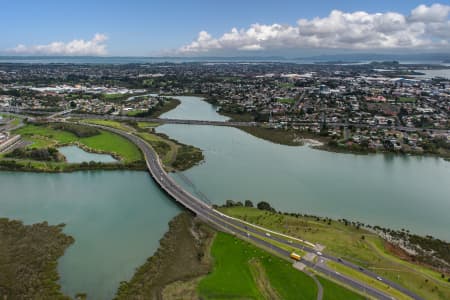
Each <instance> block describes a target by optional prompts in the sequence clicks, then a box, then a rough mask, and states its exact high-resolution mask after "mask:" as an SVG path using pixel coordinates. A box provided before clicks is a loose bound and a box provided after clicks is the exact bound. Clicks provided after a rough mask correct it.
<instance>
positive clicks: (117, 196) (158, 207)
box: [0, 171, 180, 299]
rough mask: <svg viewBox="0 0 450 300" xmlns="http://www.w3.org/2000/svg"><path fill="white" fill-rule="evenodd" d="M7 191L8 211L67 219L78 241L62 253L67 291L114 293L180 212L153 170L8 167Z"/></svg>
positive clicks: (1, 179)
mask: <svg viewBox="0 0 450 300" xmlns="http://www.w3.org/2000/svg"><path fill="white" fill-rule="evenodd" d="M0 193H1V197H0V207H1V210H0V217H8V218H13V219H19V220H23V221H24V222H25V223H27V224H31V223H35V222H42V221H48V222H49V223H50V224H59V223H66V224H67V225H66V227H65V229H64V232H65V233H67V234H70V235H72V236H73V237H74V238H75V243H74V244H73V245H71V246H70V247H69V248H68V249H67V251H66V254H65V255H64V256H63V257H62V258H61V259H60V260H59V264H58V270H59V272H60V275H61V280H60V283H61V285H62V290H63V292H65V293H67V295H70V296H74V295H75V294H76V293H78V292H86V293H88V296H89V299H111V298H112V296H113V295H114V293H115V291H116V289H117V287H118V285H119V282H120V281H122V280H128V279H130V278H131V276H132V275H133V273H134V271H135V269H136V268H137V267H139V266H140V265H141V264H143V263H144V262H145V260H146V259H147V258H148V257H149V256H151V255H152V254H153V253H154V251H155V250H156V249H157V247H158V246H159V239H161V237H162V236H163V235H164V233H165V232H166V231H167V229H168V222H169V221H170V220H171V219H172V218H173V217H174V216H175V215H176V214H177V213H178V212H179V211H180V209H179V208H178V207H177V206H176V205H175V204H174V203H173V201H172V200H171V199H170V198H168V197H167V196H166V195H165V194H163V193H162V192H161V191H160V190H159V188H158V187H157V186H156V185H155V183H154V182H153V180H152V179H151V178H150V176H149V175H148V174H147V173H146V172H130V171H95V172H74V173H69V174H38V173H11V172H0Z"/></svg>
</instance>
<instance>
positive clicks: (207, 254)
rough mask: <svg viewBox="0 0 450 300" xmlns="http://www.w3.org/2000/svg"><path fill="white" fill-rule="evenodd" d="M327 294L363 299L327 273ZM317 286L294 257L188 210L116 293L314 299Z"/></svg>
mask: <svg viewBox="0 0 450 300" xmlns="http://www.w3.org/2000/svg"><path fill="white" fill-rule="evenodd" d="M318 279H319V281H320V282H321V283H322V285H323V287H324V299H337V300H339V299H342V300H344V299H345V300H347V299H349V300H351V299H363V297H360V296H359V295H357V294H355V293H353V292H351V291H349V290H347V289H345V288H343V287H341V286H339V285H337V284H335V283H333V282H331V281H329V280H327V279H325V278H321V277H319V278H318ZM316 293H317V286H316V284H315V283H314V281H313V280H312V278H310V277H309V276H308V275H306V274H304V273H302V272H300V271H298V270H296V269H294V268H293V267H292V265H291V263H290V262H288V261H285V260H283V259H281V258H279V257H277V256H274V255H272V254H270V253H267V252H265V251H264V250H261V249H259V248H257V247H255V246H253V245H251V244H249V243H247V242H244V241H242V240H239V239H237V238H235V237H234V236H231V235H229V234H225V233H220V232H219V233H216V232H215V231H214V230H213V229H211V228H209V227H208V226H207V225H204V224H203V223H199V222H197V221H195V220H194V219H193V217H192V215H190V214H189V213H182V214H180V215H179V216H177V217H175V218H174V219H173V220H172V221H171V222H170V223H169V231H168V232H167V233H166V234H165V235H164V237H163V238H162V239H161V241H160V247H159V249H158V250H157V252H156V253H155V254H154V255H153V256H152V257H150V258H149V259H148V260H147V262H146V263H145V264H143V265H142V266H141V267H139V268H138V269H137V271H136V273H135V275H134V276H133V278H132V279H131V280H130V281H128V282H122V283H121V285H120V287H119V289H118V291H117V295H116V299H129V298H130V297H131V296H132V297H134V298H141V299H167V300H169V299H185V300H186V299H192V300H194V299H199V298H200V299H231V298H233V299H270V300H276V299H296V300H297V299H316Z"/></svg>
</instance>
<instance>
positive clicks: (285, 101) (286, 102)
mask: <svg viewBox="0 0 450 300" xmlns="http://www.w3.org/2000/svg"><path fill="white" fill-rule="evenodd" d="M277 102H280V103H285V104H293V103H295V99H293V98H281V99H277Z"/></svg>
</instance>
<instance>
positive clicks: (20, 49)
mask: <svg viewBox="0 0 450 300" xmlns="http://www.w3.org/2000/svg"><path fill="white" fill-rule="evenodd" d="M106 40H108V37H107V36H106V35H104V34H100V33H97V34H95V35H94V37H93V38H92V39H90V40H72V41H70V42H67V43H64V42H52V43H50V44H47V45H32V46H25V45H22V44H20V45H17V46H16V47H15V48H13V49H10V50H9V51H8V52H11V53H15V54H29V55H73V56H77V55H95V56H97V55H106V54H108V51H107V50H106V44H105V42H106Z"/></svg>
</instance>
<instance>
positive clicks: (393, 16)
mask: <svg viewBox="0 0 450 300" xmlns="http://www.w3.org/2000/svg"><path fill="white" fill-rule="evenodd" d="M435 1H436V0H435ZM435 1H429V0H410V1H407V2H406V3H405V2H403V1H397V2H394V3H393V2H392V1H388V0H379V1H376V2H375V1H373V2H372V1H370V2H361V1H357V0H348V1H345V2H342V1H336V0H333V1H324V0H318V1H314V2H309V1H308V2H307V1H305V0H284V1H283V2H282V4H281V5H280V3H278V2H276V1H270V0H260V1H256V0H249V1H239V0H229V1H227V2H224V3H217V2H210V1H206V0H196V1H191V2H189V3H185V2H184V1H180V0H175V1H171V2H170V3H167V1H151V3H149V2H148V1H144V0H136V1H133V3H127V4H124V3H123V2H122V1H118V0H109V1H105V0H99V1H95V3H92V2H91V1H90V2H88V1H86V0H80V1H77V2H76V3H73V2H61V3H58V7H57V9H56V8H55V6H54V3H53V1H50V0H42V1H39V2H36V3H35V2H31V1H30V2H26V3H25V2H22V1H11V2H6V3H4V5H3V6H2V10H1V11H0V27H2V28H8V30H7V31H4V32H2V39H1V40H0V55H2V56H5V55H6V56H15V55H31V56H34V55H38V56H40V55H45V56H46V55H58V56H59V55H62V56H99V57H102V56H108V57H200V56H209V57H237V56H239V57H240V56H270V57H272V56H283V57H309V56H316V55H317V54H320V55H327V54H334V53H347V52H356V53H360V52H383V53H386V52H389V53H417V52H418V51H423V52H447V53H448V52H450V35H449V32H450V20H449V16H450V5H449V4H448V3H445V2H443V3H439V2H435ZM80 7H86V9H83V10H80Z"/></svg>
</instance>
